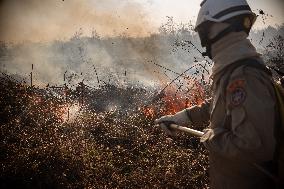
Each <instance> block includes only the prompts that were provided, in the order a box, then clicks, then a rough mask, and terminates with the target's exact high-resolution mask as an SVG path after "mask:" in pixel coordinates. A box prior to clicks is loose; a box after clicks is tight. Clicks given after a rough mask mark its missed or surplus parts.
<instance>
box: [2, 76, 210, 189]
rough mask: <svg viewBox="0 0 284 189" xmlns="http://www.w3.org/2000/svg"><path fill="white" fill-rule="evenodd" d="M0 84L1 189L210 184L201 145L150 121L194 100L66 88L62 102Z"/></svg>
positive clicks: (18, 86) (110, 88) (106, 88)
mask: <svg viewBox="0 0 284 189" xmlns="http://www.w3.org/2000/svg"><path fill="white" fill-rule="evenodd" d="M0 87H1V89H0V93H1V94H0V106H1V110H0V117H1V121H0V129H1V132H0V135H1V143H0V151H1V153H0V164H1V171H0V175H1V188H206V187H207V186H208V185H207V184H208V174H207V168H208V165H207V162H208V161H207V160H208V159H207V153H206V151H205V149H204V147H203V146H202V145H201V144H199V141H198V140H197V139H195V138H191V137H188V136H186V135H184V134H179V136H178V137H177V138H174V139H172V138H168V137H167V136H166V135H165V134H164V133H163V132H162V130H161V129H160V128H159V127H157V126H154V123H153V121H154V119H155V118H157V117H159V116H160V115H163V114H165V113H174V112H176V111H179V110H181V109H183V108H185V107H186V106H189V105H190V103H192V102H193V101H192V99H182V98H180V97H178V96H177V95H172V96H166V95H162V96H160V98H159V99H158V100H157V99H156V100H152V99H151V96H152V95H153V92H149V91H147V90H145V89H142V88H125V89H123V88H118V87H116V86H103V87H101V88H99V89H94V90H90V91H88V92H85V93H84V98H82V95H81V94H80V93H78V91H77V90H71V89H70V90H69V97H68V99H66V98H60V97H56V96H54V95H52V94H50V93H49V91H48V90H46V89H37V88H31V87H27V86H24V85H22V84H17V83H15V82H13V81H12V80H8V79H7V78H6V79H5V81H4V80H3V82H1V84H0ZM113 96H115V97H116V98H113V99H112V97H113ZM197 96H198V95H197ZM118 98H119V99H121V100H120V101H119V102H118V101H116V102H115V103H110V102H109V101H110V99H112V101H114V100H115V99H118ZM196 98H197V97H196ZM92 99H93V100H92ZM143 99H144V100H143ZM177 99H179V101H178V103H180V104H175V103H174V101H176V100H177ZM145 100H148V101H147V103H146V106H145V105H144V106H143V104H145ZM190 100H191V101H190ZM189 101H190V102H189ZM195 103H196V102H195ZM107 104H109V106H112V107H113V108H109V106H107ZM68 112H69V113H68ZM199 129H200V128H199Z"/></svg>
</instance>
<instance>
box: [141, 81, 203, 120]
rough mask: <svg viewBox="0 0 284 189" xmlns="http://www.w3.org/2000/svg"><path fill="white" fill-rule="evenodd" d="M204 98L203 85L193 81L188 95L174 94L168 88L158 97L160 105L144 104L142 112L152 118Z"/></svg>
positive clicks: (200, 101) (172, 112) (194, 103)
mask: <svg viewBox="0 0 284 189" xmlns="http://www.w3.org/2000/svg"><path fill="white" fill-rule="evenodd" d="M204 100H205V90H204V89H203V86H202V85H201V84H200V83H199V82H197V81H195V82H194V89H192V90H191V92H190V93H188V95H187V94H186V95H181V94H176V93H175V91H174V90H168V91H167V93H166V95H164V96H163V97H162V98H161V99H160V104H161V106H160V107H153V106H145V107H144V108H143V113H144V115H145V116H146V117H150V118H153V117H155V116H156V115H158V114H159V115H173V114H175V113H177V112H179V111H181V110H183V109H185V108H189V107H191V106H194V105H200V104H202V103H203V102H204Z"/></svg>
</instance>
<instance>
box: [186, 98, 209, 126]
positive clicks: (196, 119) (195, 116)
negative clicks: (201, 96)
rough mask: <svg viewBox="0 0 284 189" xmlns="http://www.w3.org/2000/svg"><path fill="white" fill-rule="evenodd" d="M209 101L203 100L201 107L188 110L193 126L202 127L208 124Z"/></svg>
mask: <svg viewBox="0 0 284 189" xmlns="http://www.w3.org/2000/svg"><path fill="white" fill-rule="evenodd" d="M211 101H212V99H208V100H205V101H204V102H203V103H202V104H201V105H199V106H193V107H191V108H189V109H188V111H189V116H190V120H191V123H192V125H193V126H202V125H203V124H206V123H208V122H209V119H210V105H211Z"/></svg>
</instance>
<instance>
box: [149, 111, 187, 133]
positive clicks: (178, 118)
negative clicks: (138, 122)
mask: <svg viewBox="0 0 284 189" xmlns="http://www.w3.org/2000/svg"><path fill="white" fill-rule="evenodd" d="M188 111H189V110H187V109H184V110H182V111H180V112H178V113H176V114H175V115H167V116H163V117H161V118H160V119H156V120H155V124H159V125H160V127H161V128H162V129H163V130H164V131H165V132H166V133H167V134H168V135H170V136H175V135H176V133H175V132H174V130H173V129H170V128H169V126H170V124H177V125H180V126H191V121H190V118H189V115H188V114H189V112H188Z"/></svg>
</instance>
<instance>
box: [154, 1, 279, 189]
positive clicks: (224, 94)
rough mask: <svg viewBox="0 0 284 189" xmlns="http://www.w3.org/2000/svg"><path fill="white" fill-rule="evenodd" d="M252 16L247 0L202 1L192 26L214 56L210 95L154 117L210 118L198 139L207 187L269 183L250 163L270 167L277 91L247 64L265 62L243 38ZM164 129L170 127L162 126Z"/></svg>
mask: <svg viewBox="0 0 284 189" xmlns="http://www.w3.org/2000/svg"><path fill="white" fill-rule="evenodd" d="M255 20H256V15H255V14H254V13H253V12H252V11H251V8H250V6H249V5H248V3H247V1H246V0H205V1H203V2H202V3H201V9H200V12H199V15H198V18H197V23H196V29H195V30H196V32H198V34H199V37H200V40H201V44H202V46H203V47H205V48H206V55H207V56H208V57H209V58H211V59H212V60H213V62H214V66H213V71H212V72H213V73H212V77H211V78H212V79H213V87H212V99H209V100H208V101H205V102H204V103H203V104H202V105H200V106H194V107H191V108H188V109H185V110H183V111H181V112H178V113H177V114H175V115H168V116H164V117H162V118H160V119H157V120H156V123H157V124H160V125H161V126H162V125H167V124H166V123H176V124H178V125H182V126H188V127H190V126H197V125H200V124H203V123H206V122H208V123H209V127H208V129H206V130H205V132H204V135H203V136H202V137H201V142H202V143H203V144H204V145H205V147H206V148H207V149H208V150H209V163H210V170H209V175H210V188H212V189H222V188H224V189H235V188H236V189H251V188H258V189H262V188H273V187H274V182H273V179H272V177H270V176H271V175H269V174H266V173H267V171H264V172H263V171H260V170H259V169H258V168H257V166H255V165H267V166H266V167H268V169H269V170H270V168H271V169H272V162H273V158H274V153H275V149H276V140H275V137H274V126H275V124H276V119H275V113H276V109H275V108H276V97H275V92H274V88H273V85H272V81H271V76H269V74H267V73H266V72H265V71H263V70H261V69H256V68H254V67H251V66H247V65H249V64H253V63H254V64H255V63H257V64H260V65H263V64H264V63H263V60H262V58H261V55H260V54H259V53H257V52H256V49H255V47H254V46H253V45H252V44H251V42H250V40H249V39H247V38H248V35H249V32H250V30H251V27H252V25H253V24H254V22H255ZM235 65H239V66H235ZM162 123H164V124H162ZM163 129H165V130H166V131H167V132H169V133H171V132H172V130H170V129H169V128H168V127H167V126H163ZM265 170H266V169H265ZM268 173H270V172H268Z"/></svg>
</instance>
